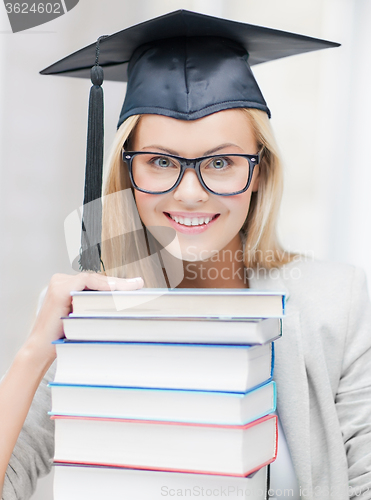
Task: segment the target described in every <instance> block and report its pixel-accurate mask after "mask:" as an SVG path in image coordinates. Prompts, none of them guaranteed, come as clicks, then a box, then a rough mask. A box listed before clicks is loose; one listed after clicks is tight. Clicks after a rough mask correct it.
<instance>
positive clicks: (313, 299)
mask: <svg viewBox="0 0 371 500" xmlns="http://www.w3.org/2000/svg"><path fill="white" fill-rule="evenodd" d="M250 286H251V288H260V289H266V290H282V291H285V292H286V294H287V316H286V318H285V319H284V330H283V337H282V339H280V340H278V341H277V342H276V356H275V376H274V377H275V380H276V382H277V388H278V411H279V414H280V418H281V422H282V426H283V428H284V431H285V435H286V440H287V443H288V446H289V448H290V451H291V456H292V460H293V464H294V468H295V471H296V474H297V477H298V482H299V485H300V489H301V495H302V498H307V499H319V500H325V499H336V500H345V499H348V498H360V496H361V498H362V499H363V500H367V499H371V306H370V303H369V300H368V295H367V289H366V283H365V278H364V275H363V273H362V271H360V270H358V269H355V268H353V267H350V266H346V265H340V264H329V263H318V262H292V263H291V264H289V265H288V266H285V267H283V268H282V269H281V270H279V271H278V270H271V271H266V270H264V269H262V270H261V271H260V273H255V274H254V276H251V279H250ZM53 373H54V367H52V368H51V369H50V370H49V372H48V374H47V377H46V378H45V380H43V382H42V383H41V385H40V387H39V389H38V391H37V393H36V395H35V398H34V402H33V404H32V407H31V410H30V412H29V415H28V417H27V419H26V422H25V425H24V428H23V430H22V432H21V435H20V437H19V439H18V442H17V444H16V447H15V449H14V452H13V455H12V458H11V461H10V464H9V467H8V471H7V476H6V479H5V485H4V490H3V497H2V498H3V500H16V499H17V500H26V499H28V498H30V496H31V494H32V493H33V491H34V489H35V485H36V480H37V477H38V476H40V475H44V474H46V473H47V472H48V471H49V470H50V467H51V463H52V455H53V444H54V430H53V422H52V421H51V420H50V419H49V418H48V416H47V411H48V409H49V408H50V394H49V390H48V389H47V382H48V380H50V379H51V378H52V377H53Z"/></svg>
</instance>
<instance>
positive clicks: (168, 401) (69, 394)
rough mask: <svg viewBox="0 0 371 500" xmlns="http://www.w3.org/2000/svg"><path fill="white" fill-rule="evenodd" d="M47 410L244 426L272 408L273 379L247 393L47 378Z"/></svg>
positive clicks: (66, 413)
mask: <svg viewBox="0 0 371 500" xmlns="http://www.w3.org/2000/svg"><path fill="white" fill-rule="evenodd" d="M49 386H50V387H51V395H52V410H51V412H50V414H51V415H65V416H84V417H103V418H125V419H139V420H161V421H170V422H171V421H174V422H194V423H206V424H207V423H208V424H222V425H223V424H224V425H244V424H247V423H249V422H252V421H253V420H257V419H259V418H261V417H263V416H265V415H268V414H269V413H272V412H274V411H275V409H276V389H275V383H274V382H273V381H271V382H268V383H267V384H264V385H263V386H261V387H259V388H257V389H255V390H253V391H250V392H248V393H246V394H240V393H233V392H206V391H179V390H171V389H170V390H161V389H143V388H129V387H99V386H79V385H62V384H56V383H51V384H49Z"/></svg>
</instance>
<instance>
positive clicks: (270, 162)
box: [102, 109, 294, 286]
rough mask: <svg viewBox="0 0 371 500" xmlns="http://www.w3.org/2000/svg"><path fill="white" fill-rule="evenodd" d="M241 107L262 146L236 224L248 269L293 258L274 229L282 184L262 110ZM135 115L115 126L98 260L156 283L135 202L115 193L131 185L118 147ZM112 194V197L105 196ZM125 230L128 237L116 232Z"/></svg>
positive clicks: (126, 138)
mask: <svg viewBox="0 0 371 500" xmlns="http://www.w3.org/2000/svg"><path fill="white" fill-rule="evenodd" d="M241 112H243V113H245V115H246V117H247V119H248V120H249V123H250V125H251V126H252V128H253V131H254V134H255V137H256V140H257V143H258V145H259V148H261V147H263V148H264V149H263V156H262V159H261V162H260V166H259V188H258V191H257V192H254V193H252V197H251V204H250V209H249V213H248V216H247V218H246V221H245V223H244V225H243V227H242V228H241V238H242V242H243V245H244V264H245V266H246V267H248V268H256V267H264V268H272V267H279V266H281V265H283V264H286V263H287V262H289V261H290V260H292V258H293V257H294V256H293V255H292V254H290V253H288V252H285V251H284V250H283V248H282V247H281V245H280V244H279V242H278V238H277V233H276V223H277V217H278V211H279V206H280V202H281V197H282V188H283V172H282V164H281V160H280V158H279V154H278V150H277V145H276V142H275V139H274V136H273V132H272V129H271V126H270V123H269V119H268V116H267V114H266V113H265V112H263V111H260V110H257V109H242V110H241ZM139 120H140V116H139V115H135V116H131V117H129V118H128V119H127V120H126V121H125V122H124V123H123V124H122V125H121V126H120V128H119V130H118V131H117V134H116V137H115V140H114V143H113V145H112V149H111V153H110V156H109V159H108V162H107V172H106V175H105V181H104V195H105V197H104V201H103V231H102V241H103V243H102V261H103V263H104V266H105V270H106V272H109V274H111V275H116V276H120V277H128V278H129V277H133V276H139V275H140V276H143V277H145V282H146V286H159V284H158V280H159V274H162V273H161V269H159V268H158V269H155V270H154V269H153V263H149V262H148V259H147V260H146V259H145V258H144V254H143V252H144V251H148V240H147V237H146V234H145V231H144V232H141V231H138V223H139V224H140V222H138V217H139V216H138V213H137V210H136V207H135V204H133V203H132V202H131V201H130V200H133V198H132V197H131V196H129V197H128V196H121V195H120V193H123V192H126V193H129V194H130V191H128V189H130V188H131V182H130V178H129V173H128V169H127V166H126V164H125V163H124V161H123V159H122V147H123V145H124V144H126V145H127V144H128V142H130V139H131V138H132V137H133V133H134V131H135V127H136V125H137V124H138V122H139ZM114 193H116V195H115V196H108V195H113V194H114ZM128 233H130V234H131V235H132V237H131V238H123V237H122V235H126V234H128ZM147 255H148V254H147ZM128 262H130V263H131V264H130V265H128V264H127V263H128ZM144 267H145V268H146V269H144ZM165 286H166V284H165Z"/></svg>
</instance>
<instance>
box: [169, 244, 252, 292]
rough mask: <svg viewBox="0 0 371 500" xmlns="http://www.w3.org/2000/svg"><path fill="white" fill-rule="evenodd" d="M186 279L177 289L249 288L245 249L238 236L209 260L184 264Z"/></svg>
mask: <svg viewBox="0 0 371 500" xmlns="http://www.w3.org/2000/svg"><path fill="white" fill-rule="evenodd" d="M183 268H184V279H183V280H182V282H181V283H180V284H179V285H178V287H177V288H248V287H249V283H248V280H247V277H246V274H245V266H244V263H243V249H242V243H241V239H240V236H239V235H237V236H236V238H234V239H233V240H232V241H231V242H230V243H229V244H228V245H227V246H226V247H225V248H223V249H222V250H220V251H219V252H217V253H216V254H214V255H213V256H212V257H211V258H210V259H208V260H202V261H197V262H184V263H183Z"/></svg>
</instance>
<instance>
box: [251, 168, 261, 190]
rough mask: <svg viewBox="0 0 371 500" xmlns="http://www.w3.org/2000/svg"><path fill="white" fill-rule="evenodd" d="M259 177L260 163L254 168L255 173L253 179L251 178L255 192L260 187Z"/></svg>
mask: <svg viewBox="0 0 371 500" xmlns="http://www.w3.org/2000/svg"><path fill="white" fill-rule="evenodd" d="M259 179H260V168H259V165H257V166H256V167H255V168H254V173H253V176H252V180H251V186H252V192H253V193H255V192H256V191H257V190H258V188H259Z"/></svg>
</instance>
